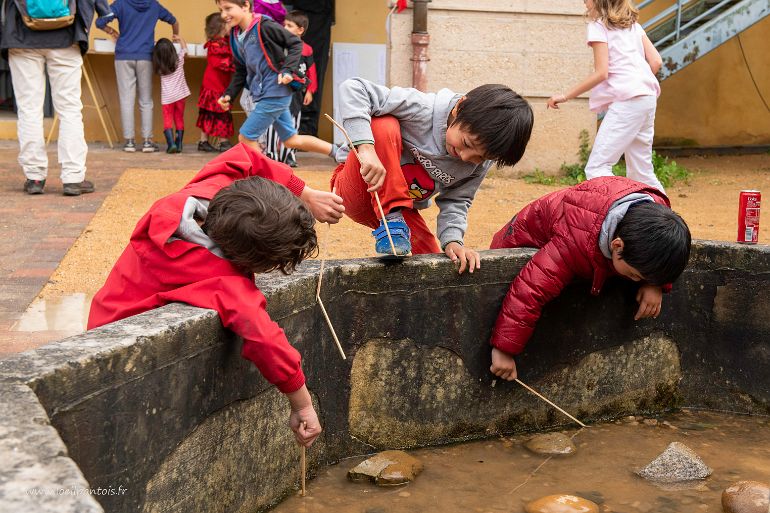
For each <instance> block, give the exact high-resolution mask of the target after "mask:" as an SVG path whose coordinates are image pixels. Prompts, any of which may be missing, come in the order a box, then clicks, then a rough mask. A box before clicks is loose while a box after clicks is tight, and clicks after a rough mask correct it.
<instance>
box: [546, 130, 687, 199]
mask: <svg viewBox="0 0 770 513" xmlns="http://www.w3.org/2000/svg"><path fill="white" fill-rule="evenodd" d="M578 137H579V140H580V145H579V146H578V152H577V155H578V162H577V163H576V164H567V163H564V164H562V165H561V171H562V173H564V176H563V177H562V178H561V179H560V180H559V183H562V184H565V185H575V184H578V183H580V182H582V181H584V180H585V179H586V171H585V169H586V164H587V163H588V157H589V156H590V155H591V146H590V145H589V144H588V131H587V130H581V131H580V135H579V136H578ZM652 168H653V170H654V171H655V176H657V177H658V180H660V183H661V185H663V187H669V186H671V185H672V184H674V183H675V182H678V181H684V182H685V183H687V180H688V179H689V177H690V171H688V170H687V168H685V167H684V166H680V165H679V164H677V163H676V161H674V160H669V159H668V157H664V156H663V155H660V154H658V153H657V152H656V151H653V152H652ZM540 173H541V174H542V172H540ZM612 174H614V175H615V176H626V165H625V163H617V164H615V165H614V166H612ZM539 183H540V182H539Z"/></svg>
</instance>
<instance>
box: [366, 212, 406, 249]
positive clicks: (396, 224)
mask: <svg viewBox="0 0 770 513" xmlns="http://www.w3.org/2000/svg"><path fill="white" fill-rule="evenodd" d="M398 217H400V220H391V219H388V220H387V221H388V228H389V229H390V235H391V237H392V238H393V246H395V248H396V253H395V255H394V254H393V248H391V247H390V240H388V232H387V231H385V224H384V223H383V221H382V220H380V226H379V228H377V229H376V230H374V231H373V232H372V235H374V241H375V242H374V250H375V251H376V252H377V254H378V255H381V256H390V257H393V256H397V257H402V256H406V255H408V254H409V253H410V252H411V251H412V243H411V242H410V241H409V238H410V236H411V233H410V231H409V226H407V224H406V222H405V221H404V218H403V217H402V216H398ZM386 219H387V218H386Z"/></svg>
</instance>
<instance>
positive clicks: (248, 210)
mask: <svg viewBox="0 0 770 513" xmlns="http://www.w3.org/2000/svg"><path fill="white" fill-rule="evenodd" d="M314 225H315V219H314V218H313V215H312V214H311V213H310V210H308V208H307V207H306V206H305V204H304V203H302V201H301V200H300V199H299V198H297V197H296V196H294V195H293V194H292V193H291V192H289V189H287V188H286V187H284V186H282V185H280V184H278V183H275V182H273V181H271V180H267V179H265V178H261V177H258V176H254V177H251V178H245V179H242V180H237V181H235V182H233V183H232V184H231V185H230V186H228V187H225V188H224V189H222V190H221V191H219V192H218V193H217V194H216V195H215V196H214V198H213V199H212V200H211V202H210V203H209V208H208V215H207V216H206V220H205V221H204V223H203V226H202V228H203V231H204V232H206V234H207V235H208V236H209V237H211V239H212V240H213V241H214V242H216V243H217V245H218V246H219V247H220V249H221V250H222V253H223V254H224V256H225V258H227V259H228V260H230V261H232V262H233V264H235V266H237V267H238V268H239V269H241V270H243V271H244V272H246V273H265V272H269V271H273V270H275V269H278V270H280V271H281V272H282V273H284V274H289V273H291V272H293V271H294V269H295V268H296V267H297V266H298V265H299V264H300V262H302V261H303V260H304V259H306V258H309V257H313V256H315V255H316V254H317V252H318V241H317V239H316V233H315V229H314V228H313V226H314Z"/></svg>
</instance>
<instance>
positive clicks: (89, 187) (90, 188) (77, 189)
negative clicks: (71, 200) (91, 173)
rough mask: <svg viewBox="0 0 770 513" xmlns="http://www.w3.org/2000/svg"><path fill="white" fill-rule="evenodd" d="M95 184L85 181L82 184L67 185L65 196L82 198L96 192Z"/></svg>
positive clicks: (64, 191) (65, 186) (65, 185)
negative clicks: (81, 196) (82, 195)
mask: <svg viewBox="0 0 770 513" xmlns="http://www.w3.org/2000/svg"><path fill="white" fill-rule="evenodd" d="M94 190H95V188H94V184H93V183H92V182H89V181H88V180H83V181H82V182H80V183H65V184H64V190H63V194H64V195H65V196H80V195H81V194H87V193H89V192H94Z"/></svg>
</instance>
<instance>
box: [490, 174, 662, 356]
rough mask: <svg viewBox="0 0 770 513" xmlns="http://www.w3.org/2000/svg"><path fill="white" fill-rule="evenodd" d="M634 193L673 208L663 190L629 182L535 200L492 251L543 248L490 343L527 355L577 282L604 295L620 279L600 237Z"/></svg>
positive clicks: (514, 290)
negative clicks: (548, 314)
mask: <svg viewBox="0 0 770 513" xmlns="http://www.w3.org/2000/svg"><path fill="white" fill-rule="evenodd" d="M632 193H644V194H648V195H650V196H651V197H652V198H653V199H654V200H655V202H656V203H660V204H662V205H666V206H670V204H669V201H668V198H667V197H666V196H665V195H664V194H663V193H662V192H660V191H659V190H657V189H655V188H653V187H650V186H648V185H645V184H643V183H639V182H636V181H634V180H630V179H628V178H624V177H619V176H612V177H601V178H594V179H593V180H588V181H585V182H583V183H581V184H578V185H576V186H574V187H569V188H567V189H562V190H560V191H556V192H552V193H551V194H548V195H546V196H543V197H542V198H540V199H538V200H535V201H533V202H532V203H530V204H529V205H527V206H526V207H524V208H523V209H522V210H521V212H519V213H518V214H517V215H516V216H515V217H514V218H513V219H512V220H511V221H510V222H509V223H508V224H506V225H505V226H504V227H503V228H502V229H501V230H500V231H499V232H497V233H496V234H495V236H494V237H493V238H492V245H491V246H490V248H491V249H499V248H519V247H530V248H540V251H538V252H537V253H535V256H533V257H532V259H531V260H530V261H529V262H527V264H526V265H525V266H524V267H523V268H522V270H521V271H520V272H519V274H518V275H517V276H516V278H515V279H514V280H513V283H511V287H510V288H509V289H508V294H507V295H506V296H505V300H504V301H503V306H502V309H501V310H500V314H499V315H498V317H497V322H496V323H495V328H494V330H493V332H492V339H491V341H490V343H491V344H492V346H494V347H496V348H498V349H500V350H501V351H503V352H505V353H508V354H518V353H521V352H522V351H523V350H524V346H525V345H526V344H527V341H528V340H529V338H530V336H531V335H532V331H533V330H534V329H535V323H536V322H537V320H538V319H539V318H540V313H541V311H542V309H543V306H544V305H545V304H546V303H548V302H549V301H551V300H552V299H554V298H555V297H556V296H558V295H559V294H560V293H561V291H562V289H564V287H565V286H566V285H567V284H568V283H570V282H571V281H572V280H573V279H575V278H582V279H588V280H592V285H591V294H594V295H597V294H599V292H601V289H602V286H603V285H604V282H605V280H606V279H607V277H609V276H612V275H617V273H616V272H615V268H614V267H613V266H612V261H611V260H610V259H608V258H607V257H605V256H604V255H603V254H602V251H601V249H600V248H599V233H600V231H601V227H602V223H603V222H604V219H605V218H606V217H607V212H608V211H609V209H610V206H612V204H613V203H614V202H615V201H617V200H619V199H620V198H623V197H624V196H627V195H629V194H632Z"/></svg>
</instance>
